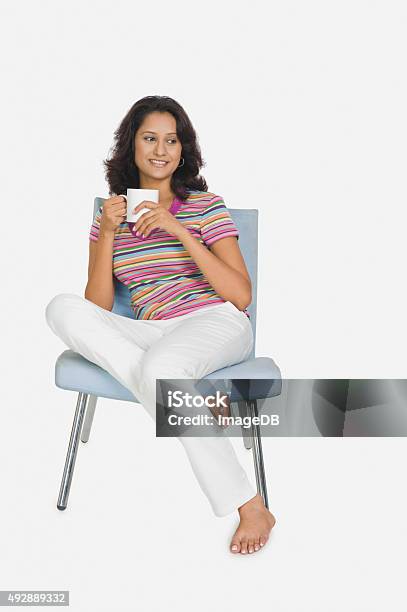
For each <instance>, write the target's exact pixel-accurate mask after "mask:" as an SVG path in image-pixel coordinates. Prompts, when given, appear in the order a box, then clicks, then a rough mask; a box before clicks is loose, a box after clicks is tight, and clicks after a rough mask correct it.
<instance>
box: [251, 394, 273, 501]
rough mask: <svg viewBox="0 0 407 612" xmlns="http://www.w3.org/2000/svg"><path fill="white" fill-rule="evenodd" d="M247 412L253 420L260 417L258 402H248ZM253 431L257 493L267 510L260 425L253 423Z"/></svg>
mask: <svg viewBox="0 0 407 612" xmlns="http://www.w3.org/2000/svg"><path fill="white" fill-rule="evenodd" d="M247 410H248V413H249V415H250V417H251V418H253V417H255V416H256V417H257V416H259V414H258V411H257V400H248V401H247ZM251 430H252V440H253V446H252V452H253V461H254V471H255V473H256V483H257V491H258V493H260V495H261V496H262V498H263V501H264V505H265V506H266V508H268V507H269V503H268V496H267V483H266V473H265V470H264V461H263V450H262V444H261V432H260V425H257V424H253V423H252V426H251Z"/></svg>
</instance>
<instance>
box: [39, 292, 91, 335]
mask: <svg viewBox="0 0 407 612" xmlns="http://www.w3.org/2000/svg"><path fill="white" fill-rule="evenodd" d="M81 301H82V298H81V297H80V296H79V295H76V294H74V293H59V294H58V295H56V296H55V297H53V298H52V300H51V301H50V302H49V303H48V304H47V307H46V309H45V318H46V321H47V323H48V325H49V326H50V327H51V329H55V328H56V327H58V326H59V325H60V324H61V323H66V321H67V319H68V317H69V315H70V314H71V313H72V312H75V310H76V307H77V305H78V304H79V303H80V302H81Z"/></svg>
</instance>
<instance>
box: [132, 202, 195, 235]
mask: <svg viewBox="0 0 407 612" xmlns="http://www.w3.org/2000/svg"><path fill="white" fill-rule="evenodd" d="M141 208H150V209H151V210H150V212H145V213H143V214H142V215H141V217H140V218H139V219H137V222H136V223H135V224H134V227H133V232H134V233H135V232H138V233H139V235H143V236H144V237H147V236H148V235H149V234H150V232H151V230H153V229H154V228H160V229H163V230H166V231H167V232H168V233H169V234H172V235H173V236H177V235H178V233H179V231H180V229H183V228H184V226H183V225H182V223H180V222H179V221H178V219H176V218H175V217H174V215H172V214H171V213H170V211H169V210H167V208H164V207H163V206H161V204H157V202H152V201H150V200H143V201H142V202H140V204H138V205H137V206H136V207H135V209H134V210H133V212H134V213H136V212H138V211H139V210H140V209H141Z"/></svg>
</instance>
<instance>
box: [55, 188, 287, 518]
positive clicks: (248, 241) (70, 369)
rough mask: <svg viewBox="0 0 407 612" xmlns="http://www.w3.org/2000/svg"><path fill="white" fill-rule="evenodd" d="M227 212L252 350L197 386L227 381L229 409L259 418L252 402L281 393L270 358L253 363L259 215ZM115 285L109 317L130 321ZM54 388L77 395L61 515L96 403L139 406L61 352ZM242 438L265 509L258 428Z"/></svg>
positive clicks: (102, 375) (101, 374)
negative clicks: (246, 295)
mask: <svg viewBox="0 0 407 612" xmlns="http://www.w3.org/2000/svg"><path fill="white" fill-rule="evenodd" d="M103 201H104V200H103V199H102V198H95V201H94V211H93V216H94V215H95V213H96V211H97V209H98V208H99V206H101V205H102V204H103ZM228 210H229V212H230V214H231V216H232V219H233V221H234V223H235V224H236V226H237V228H238V230H239V246H240V249H241V251H242V254H243V257H244V259H245V262H246V266H247V269H248V271H249V274H250V278H251V281H252V303H251V304H250V306H249V307H248V311H249V314H250V321H251V323H252V326H253V334H254V345H253V350H252V352H251V354H250V355H249V358H248V359H247V360H246V361H244V362H241V363H238V364H236V365H233V366H229V367H226V368H222V369H220V370H217V371H216V372H212V373H211V374H208V375H207V376H205V377H204V378H203V379H202V380H203V381H204V380H206V379H211V378H214V379H227V380H229V379H230V380H232V381H233V384H232V393H231V397H230V399H231V403H233V404H234V403H235V402H236V404H237V406H238V411H239V415H240V416H242V417H244V416H251V417H253V416H258V408H257V400H259V399H265V398H269V397H275V396H277V395H279V394H280V393H281V385H282V383H281V372H280V370H279V368H278V367H277V365H276V364H275V363H274V361H273V360H272V359H271V358H270V357H257V358H256V357H255V348H256V308H257V254H258V211H257V210H256V209H235V208H228ZM92 219H93V217H92ZM114 285H115V299H114V305H113V312H114V313H116V314H120V315H122V316H124V317H131V318H134V312H133V310H132V308H131V305H130V296H129V292H128V289H127V288H126V286H125V285H124V284H122V283H120V282H119V281H117V279H116V278H114ZM55 384H56V386H57V387H59V388H60V389H66V390H69V391H75V392H76V393H78V399H77V404H76V410H75V416H74V421H73V425H72V431H71V437H70V440H69V446H68V452H67V456H66V461H65V467H64V472H63V476H62V482H61V487H60V491H59V496H58V502H57V508H58V509H59V510H65V508H66V506H67V503H68V497H69V491H70V488H71V482H72V476H73V471H74V467H75V461H76V455H77V451H78V446H79V441H80V440H82V442H87V441H88V440H89V435H90V430H91V426H92V421H93V416H94V412H95V407H96V402H97V398H98V397H106V398H111V399H116V400H124V401H127V402H138V400H137V398H136V397H135V396H134V395H133V394H132V393H131V392H130V391H129V390H128V389H127V388H126V387H123V385H122V384H121V383H119V382H118V381H117V380H116V379H115V378H113V377H112V376H111V375H110V374H109V373H108V372H106V371H105V370H103V369H102V368H101V367H99V366H98V365H96V364H94V363H92V362H90V361H88V360H87V359H85V358H84V357H82V356H81V355H80V354H78V353H75V352H74V351H72V350H69V349H68V350H65V351H63V353H61V355H60V356H59V357H58V359H57V361H56V364H55ZM138 403H139V402H138ZM242 437H243V440H244V445H245V447H246V448H247V449H252V452H253V461H254V468H255V475H256V483H257V490H258V492H259V493H260V495H261V496H262V497H263V500H264V503H265V505H266V507H267V508H268V496H267V486H266V476H265V471H264V463H263V453H262V445H261V435H260V427H259V425H252V426H251V428H250V429H249V428H242Z"/></svg>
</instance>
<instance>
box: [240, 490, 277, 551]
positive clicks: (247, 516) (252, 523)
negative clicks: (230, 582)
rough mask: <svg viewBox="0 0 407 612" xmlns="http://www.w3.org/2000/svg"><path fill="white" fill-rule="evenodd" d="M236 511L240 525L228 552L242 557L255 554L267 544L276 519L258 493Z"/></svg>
mask: <svg viewBox="0 0 407 612" xmlns="http://www.w3.org/2000/svg"><path fill="white" fill-rule="evenodd" d="M238 511H239V514H240V523H239V527H238V528H237V529H236V531H235V534H234V536H233V538H232V541H231V543H230V551H231V552H232V553H241V554H243V555H245V554H246V553H252V552H257V551H258V550H260V548H262V547H263V546H264V545H265V543H266V542H267V540H268V538H269V533H270V531H271V530H272V528H273V527H274V525H275V522H276V519H275V517H274V516H273V515H272V514H271V512H270V511H269V510H268V509H267V508H266V506H265V505H264V502H263V498H262V496H261V495H260V494H259V493H257V495H255V496H254V497H252V499H249V501H248V502H246V503H245V504H243V506H240V508H238Z"/></svg>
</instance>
